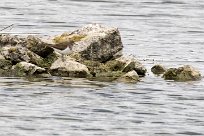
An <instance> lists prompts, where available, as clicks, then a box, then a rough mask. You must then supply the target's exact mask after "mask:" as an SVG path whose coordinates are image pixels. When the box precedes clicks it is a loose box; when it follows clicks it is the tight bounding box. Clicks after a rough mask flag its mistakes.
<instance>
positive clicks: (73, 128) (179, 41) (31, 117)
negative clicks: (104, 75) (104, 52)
mask: <svg viewBox="0 0 204 136" xmlns="http://www.w3.org/2000/svg"><path fill="white" fill-rule="evenodd" d="M203 13H204V1H202V0H135V1H133V0H103V1H102V0H86V1H80V0H21V1H16V0H1V1H0V18H1V23H0V28H3V27H5V26H7V25H11V24H14V27H13V29H11V30H9V29H7V30H6V31H4V32H5V33H14V34H20V35H24V34H35V35H56V34H61V33H62V32H64V31H72V30H75V29H77V28H79V27H81V26H83V25H85V24H89V23H102V24H107V25H110V26H116V27H118V28H119V30H120V32H121V36H122V40H123V43H124V53H125V54H133V55H134V56H136V57H137V58H138V59H139V60H140V61H141V62H142V63H143V64H144V65H145V66H146V67H147V69H148V74H147V76H146V77H145V78H143V79H142V81H141V82H140V83H138V84H122V83H117V82H111V83H106V82H94V81H88V80H86V79H69V78H67V79H66V78H65V79H61V78H58V77H54V78H51V79H36V81H29V80H28V79H23V78H1V79H0V86H1V87H0V101H1V103H0V108H1V110H0V133H1V135H2V136H52V135H53V136H54V135H66V136H68V135H70V136H72V135H77V136H78V135H83V136H84V135H104V136H109V135H110V136H124V135H128V136H158V135H159V136H175V135H179V136H180V135H181V136H182V135H183V136H190V135H204V115H203V113H204V82H203V81H204V80H201V81H194V82H186V83H182V82H172V81H164V80H163V79H162V78H160V77H156V76H154V75H153V74H152V73H151V72H150V68H151V67H152V66H153V65H154V64H158V63H160V64H163V65H165V66H166V67H178V66H181V65H183V64H190V65H193V66H194V67H196V68H198V69H199V70H200V71H201V73H202V75H204V67H203V64H204V61H203V57H204V55H203V54H204V46H203V45H204V40H203V37H204V14H203Z"/></svg>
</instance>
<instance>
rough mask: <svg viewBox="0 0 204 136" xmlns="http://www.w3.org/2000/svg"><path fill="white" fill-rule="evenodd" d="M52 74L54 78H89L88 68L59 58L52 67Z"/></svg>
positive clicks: (67, 59) (68, 59) (71, 60)
mask: <svg viewBox="0 0 204 136" xmlns="http://www.w3.org/2000/svg"><path fill="white" fill-rule="evenodd" d="M50 73H51V74H52V75H54V76H63V77H82V78H85V77H87V76H89V74H90V73H89V70H88V68H87V67H86V66H85V65H83V64H81V63H78V62H76V61H74V60H73V59H70V58H66V59H65V60H64V61H63V60H62V58H58V59H57V60H56V61H55V62H54V63H53V64H52V65H51V67H50Z"/></svg>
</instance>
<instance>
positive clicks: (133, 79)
mask: <svg viewBox="0 0 204 136" xmlns="http://www.w3.org/2000/svg"><path fill="white" fill-rule="evenodd" d="M139 79H140V78H139V75H138V74H137V72H136V71H134V70H132V71H129V72H128V73H126V74H124V75H123V76H121V77H120V78H118V79H117V81H120V82H125V83H137V82H138V81H139Z"/></svg>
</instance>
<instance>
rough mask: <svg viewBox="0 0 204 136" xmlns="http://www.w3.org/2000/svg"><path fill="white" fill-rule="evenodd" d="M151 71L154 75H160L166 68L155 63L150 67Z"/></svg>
mask: <svg viewBox="0 0 204 136" xmlns="http://www.w3.org/2000/svg"><path fill="white" fill-rule="evenodd" d="M151 71H152V73H154V74H156V75H160V74H163V73H164V72H165V71H166V68H165V67H164V66H162V65H159V64H157V65H154V66H153V67H152V68H151Z"/></svg>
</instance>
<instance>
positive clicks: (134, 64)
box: [0, 24, 146, 82]
mask: <svg viewBox="0 0 204 136" xmlns="http://www.w3.org/2000/svg"><path fill="white" fill-rule="evenodd" d="M67 45H69V47H70V49H71V51H72V52H69V53H71V55H70V54H68V55H69V56H71V58H70V57H66V56H64V55H65V54H63V58H64V59H62V57H61V56H62V55H60V54H57V53H56V52H55V49H53V48H57V49H65V48H66V47H67ZM0 48H1V50H0V74H1V75H3V74H4V72H7V73H8V74H7V75H10V76H13V75H14V76H31V75H34V76H36V75H42V74H44V73H45V74H46V73H50V74H51V75H52V76H68V77H83V78H88V79H90V80H102V81H113V80H116V79H120V78H121V80H122V79H125V77H126V76H125V74H126V73H128V74H127V77H128V76H130V77H131V78H132V80H135V81H136V74H137V76H138V75H139V76H144V75H145V73H146V68H145V67H144V66H143V65H142V64H141V63H140V62H139V61H138V60H137V59H135V58H134V57H129V56H128V57H126V56H123V54H122V48H123V45H122V41H121V36H120V33H119V30H118V29H117V28H115V27H109V26H105V25H99V24H91V25H87V26H84V27H82V28H81V29H78V30H75V31H73V32H70V33H63V34H62V35H59V36H55V37H53V38H48V39H45V38H39V37H36V36H27V37H20V36H13V35H0ZM59 53H62V52H59ZM66 55H67V54H66ZM1 71H3V72H1ZM2 73H3V74H2ZM135 73H136V74H135ZM133 75H134V76H133ZM128 82H129V81H128Z"/></svg>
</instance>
